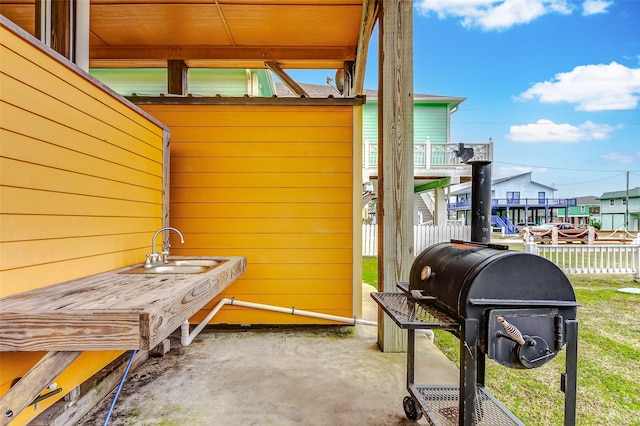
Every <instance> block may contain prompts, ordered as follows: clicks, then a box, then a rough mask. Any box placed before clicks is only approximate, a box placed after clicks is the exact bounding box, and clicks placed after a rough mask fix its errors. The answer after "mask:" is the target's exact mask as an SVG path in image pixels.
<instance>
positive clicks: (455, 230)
mask: <svg viewBox="0 0 640 426" xmlns="http://www.w3.org/2000/svg"><path fill="white" fill-rule="evenodd" d="M470 239H471V226H469V225H445V226H436V225H416V226H414V227H413V243H414V247H415V253H416V255H418V254H420V252H421V251H422V250H424V249H426V248H427V247H429V246H430V245H432V244H435V243H441V242H445V241H449V240H463V241H469V240H470ZM362 255H363V256H377V255H378V225H362Z"/></svg>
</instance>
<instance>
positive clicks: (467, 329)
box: [458, 319, 479, 426]
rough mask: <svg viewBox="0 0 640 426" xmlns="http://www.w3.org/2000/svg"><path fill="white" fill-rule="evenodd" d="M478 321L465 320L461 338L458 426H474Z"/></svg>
mask: <svg viewBox="0 0 640 426" xmlns="http://www.w3.org/2000/svg"><path fill="white" fill-rule="evenodd" d="M478 329H479V326H478V320H475V319H465V320H464V323H463V324H462V334H461V336H460V401H459V405H458V424H459V425H460V426H473V424H474V412H475V405H476V404H475V402H476V379H477V377H478V374H477V373H478V371H477V369H476V368H477V361H476V360H477V357H478V349H477V345H476V339H477V337H478Z"/></svg>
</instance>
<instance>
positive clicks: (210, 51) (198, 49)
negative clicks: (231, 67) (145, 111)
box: [90, 46, 356, 63]
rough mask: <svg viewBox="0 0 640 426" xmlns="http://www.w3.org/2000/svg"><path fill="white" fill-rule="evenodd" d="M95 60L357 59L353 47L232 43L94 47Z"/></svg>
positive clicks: (275, 60)
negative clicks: (232, 45) (233, 44)
mask: <svg viewBox="0 0 640 426" xmlns="http://www.w3.org/2000/svg"><path fill="white" fill-rule="evenodd" d="M90 53H91V58H90V59H91V60H98V59H101V60H106V59H118V60H126V59H132V60H144V59H146V60H153V59H155V60H169V59H182V60H185V61H188V60H191V59H196V60H218V61H222V60H227V61H242V60H254V59H256V58H260V59H261V60H262V61H263V62H264V61H270V62H278V63H281V62H282V61H287V60H310V61H313V60H325V61H328V60H332V61H335V60H338V61H341V62H344V61H353V60H355V56H356V54H355V51H354V49H353V48H351V47H345V46H334V47H316V46H302V47H269V46H256V47H229V46H92V47H91V52H90Z"/></svg>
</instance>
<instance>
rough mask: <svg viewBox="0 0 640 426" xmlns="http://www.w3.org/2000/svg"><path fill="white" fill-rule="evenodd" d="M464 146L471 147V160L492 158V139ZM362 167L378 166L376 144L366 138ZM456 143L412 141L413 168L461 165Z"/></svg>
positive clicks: (488, 159) (363, 146)
mask: <svg viewBox="0 0 640 426" xmlns="http://www.w3.org/2000/svg"><path fill="white" fill-rule="evenodd" d="M464 147H465V148H473V157H472V159H471V160H472V161H473V160H486V161H492V160H493V141H492V140H491V139H489V142H488V143H465V144H464ZM362 149H363V158H364V165H363V166H364V168H369V167H377V166H378V144H377V143H371V142H369V141H368V140H366V141H365V142H364V143H363V145H362ZM458 149H460V144H458V143H435V142H430V141H429V140H427V141H426V142H414V144H413V166H414V167H415V168H423V169H433V168H439V167H453V166H462V165H464V163H463V162H462V161H461V160H460V158H459V157H458V155H457V153H456V151H457V150H458Z"/></svg>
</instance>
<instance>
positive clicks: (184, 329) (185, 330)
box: [180, 298, 378, 346]
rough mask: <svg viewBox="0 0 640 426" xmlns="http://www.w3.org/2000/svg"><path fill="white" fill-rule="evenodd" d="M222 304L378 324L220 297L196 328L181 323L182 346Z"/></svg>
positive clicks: (372, 324) (187, 322)
mask: <svg viewBox="0 0 640 426" xmlns="http://www.w3.org/2000/svg"><path fill="white" fill-rule="evenodd" d="M224 305H236V306H242V307H244V308H253V309H262V310H265V311H271V312H281V313H284V314H291V315H300V316H304V317H311V318H318V319H324V320H329V321H337V322H343V323H346V324H353V325H371V326H374V327H377V326H378V323H377V322H375V321H367V320H363V319H357V318H356V317H353V318H349V317H340V316H336V315H328V314H321V313H319V312H311V311H304V310H301V309H296V308H295V307H291V308H283V307H280V306H273V305H264V304H262V303H253V302H243V301H241V300H236V299H227V298H224V299H221V300H220V301H219V302H218V304H217V305H216V306H214V308H213V309H212V310H211V312H209V314H208V315H207V316H206V317H205V319H203V320H202V322H201V323H200V324H198V325H197V326H196V328H194V329H193V331H191V332H189V321H185V322H184V323H183V324H182V328H181V332H182V335H181V339H180V343H182V346H189V345H190V344H191V342H192V341H193V339H195V338H196V336H197V335H198V334H200V332H201V331H202V330H203V329H204V328H205V327H206V325H207V324H208V323H209V321H211V318H213V317H214V316H215V315H216V314H217V313H218V312H219V311H220V309H222V307H223V306H224Z"/></svg>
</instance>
